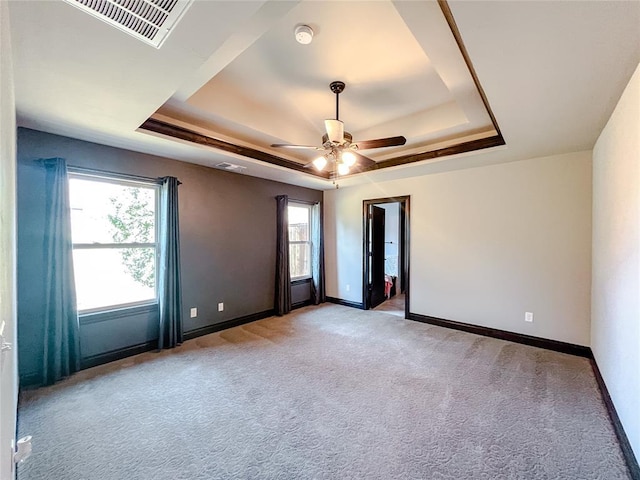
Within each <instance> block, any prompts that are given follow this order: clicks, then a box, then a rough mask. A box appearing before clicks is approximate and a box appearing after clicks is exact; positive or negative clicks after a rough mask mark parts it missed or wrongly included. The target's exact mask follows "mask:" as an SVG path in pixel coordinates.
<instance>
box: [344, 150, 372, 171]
mask: <svg viewBox="0 0 640 480" xmlns="http://www.w3.org/2000/svg"><path fill="white" fill-rule="evenodd" d="M350 152H352V153H353V154H354V155H355V156H356V165H355V166H357V167H360V168H367V167H370V166H372V165H375V164H376V162H375V160H371V159H370V158H369V157H365V156H364V155H362V154H361V153H358V152H356V151H354V150H350Z"/></svg>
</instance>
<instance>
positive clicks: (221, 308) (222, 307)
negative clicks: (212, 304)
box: [218, 302, 224, 312]
mask: <svg viewBox="0 0 640 480" xmlns="http://www.w3.org/2000/svg"><path fill="white" fill-rule="evenodd" d="M218 311H219V312H222V311H224V303H222V302H220V303H219V304H218Z"/></svg>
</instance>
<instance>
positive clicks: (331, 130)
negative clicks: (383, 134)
mask: <svg viewBox="0 0 640 480" xmlns="http://www.w3.org/2000/svg"><path fill="white" fill-rule="evenodd" d="M302 26H306V25H302ZM299 27H300V26H298V27H297V28H296V39H297V35H298V28H299ZM329 88H330V89H331V91H332V92H333V93H335V95H336V118H335V119H327V120H325V121H324V127H325V130H326V132H327V133H325V134H324V135H323V136H322V146H320V147H312V146H309V145H291V144H283V143H274V144H272V145H271V146H272V147H275V148H297V149H307V150H308V149H315V150H324V151H325V152H326V153H325V154H324V155H322V156H321V157H318V158H316V159H315V160H313V161H312V162H309V163H308V164H307V165H305V167H309V166H313V167H315V168H316V169H317V170H318V171H322V170H323V169H324V168H325V167H326V166H327V165H328V164H329V163H331V164H333V165H334V170H333V172H332V173H333V176H334V177H335V176H336V175H348V174H349V171H350V168H351V167H353V166H355V165H356V164H359V166H360V167H369V166H373V165H375V164H376V162H375V161H373V160H371V159H370V158H369V157H366V156H364V155H362V154H361V153H358V152H357V150H366V149H370V148H381V147H395V146H399V145H404V144H405V143H406V141H407V139H406V138H404V137H402V136H399V137H389V138H377V139H375V140H365V141H362V142H353V137H352V136H351V134H350V133H349V132H345V131H344V123H342V122H341V121H340V94H341V93H342V92H343V91H344V88H345V83H344V82H340V81H335V82H331V84H330V85H329Z"/></svg>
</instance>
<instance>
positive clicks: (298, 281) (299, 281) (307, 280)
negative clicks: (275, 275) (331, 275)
mask: <svg viewBox="0 0 640 480" xmlns="http://www.w3.org/2000/svg"><path fill="white" fill-rule="evenodd" d="M304 283H311V277H307V278H297V279H295V280H291V285H302V284H304Z"/></svg>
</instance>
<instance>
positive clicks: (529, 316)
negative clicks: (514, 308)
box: [524, 312, 533, 322]
mask: <svg viewBox="0 0 640 480" xmlns="http://www.w3.org/2000/svg"><path fill="white" fill-rule="evenodd" d="M524 321H525V322H533V312H525V314H524Z"/></svg>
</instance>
